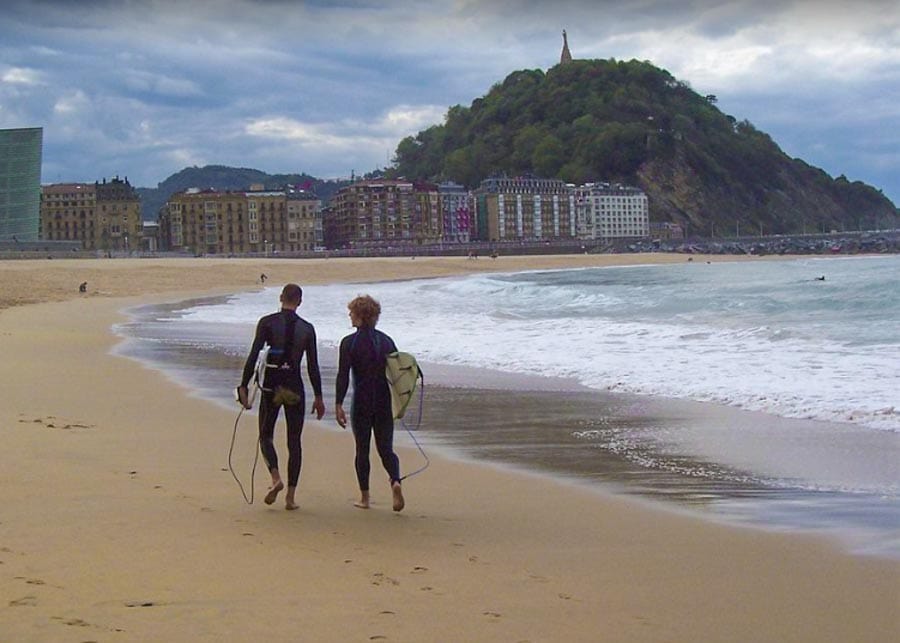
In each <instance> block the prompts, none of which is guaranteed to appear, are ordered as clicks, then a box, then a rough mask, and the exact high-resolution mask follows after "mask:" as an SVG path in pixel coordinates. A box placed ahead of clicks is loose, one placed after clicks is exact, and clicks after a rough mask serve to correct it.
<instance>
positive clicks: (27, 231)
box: [0, 127, 44, 241]
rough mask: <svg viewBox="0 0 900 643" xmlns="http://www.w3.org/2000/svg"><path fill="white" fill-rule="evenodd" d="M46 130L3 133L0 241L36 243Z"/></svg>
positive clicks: (0, 131) (0, 132) (0, 145)
mask: <svg viewBox="0 0 900 643" xmlns="http://www.w3.org/2000/svg"><path fill="white" fill-rule="evenodd" d="M43 141H44V129H43V128H42V127H32V128H27V129H0V241H37V240H38V238H39V230H40V218H41V153H42V149H43Z"/></svg>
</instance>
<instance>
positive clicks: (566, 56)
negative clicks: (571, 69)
mask: <svg viewBox="0 0 900 643" xmlns="http://www.w3.org/2000/svg"><path fill="white" fill-rule="evenodd" d="M570 62H572V52H570V51H569V39H568V38H567V37H566V30H565V29H563V48H562V54H561V55H560V57H559V64H560V65H563V64H565V63H570Z"/></svg>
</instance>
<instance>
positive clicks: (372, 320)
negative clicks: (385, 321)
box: [347, 295, 381, 328]
mask: <svg viewBox="0 0 900 643" xmlns="http://www.w3.org/2000/svg"><path fill="white" fill-rule="evenodd" d="M347 308H348V309H350V312H351V313H352V314H353V316H354V317H356V318H357V319H358V320H359V323H361V324H362V325H363V326H369V327H372V328H374V327H375V324H377V323H378V318H379V317H380V316H381V304H379V303H378V302H377V301H375V300H374V299H373V298H372V297H370V296H369V295H359V296H358V297H356V298H354V299H353V300H352V301H351V302H350V303H349V304H347Z"/></svg>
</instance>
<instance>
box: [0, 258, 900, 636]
mask: <svg viewBox="0 0 900 643" xmlns="http://www.w3.org/2000/svg"><path fill="white" fill-rule="evenodd" d="M592 258H593V259H595V260H596V257H592ZM504 259H506V258H501V260H498V261H497V262H496V265H497V268H496V269H498V270H499V269H502V270H504V271H506V270H516V269H521V268H516V267H510V264H511V263H512V262H506V261H504ZM525 259H526V260H527V261H528V262H529V263H532V265H533V258H525ZM570 259H571V258H568V257H565V258H561V259H560V260H558V263H556V265H557V266H558V267H565V266H566V265H567V264H566V262H567V260H570ZM576 259H577V258H576ZM623 259H624V258H623ZM677 260H680V261H683V260H684V257H683V256H678V257H677ZM126 261H130V260H126ZM135 261H137V260H135ZM179 261H180V260H179ZM185 261H186V263H185V264H184V265H181V266H179V267H177V268H176V267H174V266H163V267H162V268H161V273H160V274H152V273H154V272H155V271H156V269H157V266H154V265H149V266H148V265H142V264H140V263H138V264H137V265H136V266H127V265H122V266H112V267H107V266H104V267H103V268H102V269H97V270H98V272H97V273H96V275H94V276H92V277H91V279H90V280H89V283H91V281H92V280H93V281H95V282H97V283H98V286H97V287H98V289H102V288H104V286H105V285H106V284H107V283H108V284H109V285H108V286H105V287H108V288H109V290H108V291H104V292H109V294H108V295H106V294H97V295H89V296H87V297H84V298H77V293H76V298H75V299H74V300H72V301H61V302H59V303H44V304H36V305H28V306H15V307H9V308H7V309H5V310H0V350H2V351H3V354H4V355H5V356H6V359H5V360H4V361H3V362H2V365H0V370H2V372H3V381H4V382H6V383H7V385H6V388H7V391H6V396H7V399H8V400H9V401H10V403H9V404H7V405H5V406H4V408H3V410H2V411H0V420H2V423H3V424H2V425H3V426H4V433H5V437H6V440H5V442H6V448H5V449H4V451H3V456H2V459H3V468H2V471H3V473H2V474H0V475H2V479H3V482H4V484H3V485H0V502H2V504H3V507H4V512H3V515H2V517H0V528H2V531H0V534H2V540H0V551H2V553H0V561H2V565H0V574H2V579H3V580H2V582H0V587H2V593H3V599H4V601H5V603H3V605H5V606H7V607H6V609H5V610H4V611H3V615H2V616H0V631H3V632H4V633H6V634H7V635H8V636H10V637H11V638H14V639H15V640H58V639H59V638H61V637H63V636H64V635H66V634H68V635H70V636H71V635H72V634H76V633H77V635H78V636H81V637H82V638H92V639H95V640H116V639H117V640H128V639H162V638H165V639H167V640H188V639H192V640H196V639H198V638H199V639H202V640H212V639H217V640H220V639H221V638H223V637H230V638H246V637H249V636H252V635H259V634H262V633H271V632H273V631H274V632H282V631H288V632H290V631H299V630H297V628H298V627H299V628H301V629H302V631H303V632H304V636H308V637H309V638H311V639H317V640H335V639H341V640H372V639H373V638H380V637H383V638H385V639H387V640H448V639H457V640H462V639H467V640H487V641H490V640H498V641H499V640H504V641H505V640H532V641H538V640H573V641H578V640H584V641H588V640H596V639H597V638H598V636H600V637H602V638H608V639H612V640H673V639H674V640H704V639H705V640H723V639H726V638H727V639H729V640H760V641H761V640H782V641H790V640H797V641H806V640H820V641H843V640H856V641H878V640H888V639H890V638H892V636H893V635H896V632H897V627H898V622H897V617H896V604H897V598H898V596H900V564H898V563H897V562H896V561H889V560H888V561H886V560H881V559H873V558H866V557H861V556H851V555H848V554H846V553H844V552H842V551H841V550H840V549H839V548H838V547H836V546H835V545H834V543H831V542H828V541H826V540H824V539H819V538H812V537H809V536H807V535H797V534H782V533H777V534H773V533H765V532H759V531H756V530H746V529H736V528H731V527H726V526H722V525H718V524H714V523H711V522H707V521H703V520H699V519H696V518H690V517H687V516H680V515H674V514H670V513H668V512H663V511H658V510H654V509H653V508H649V507H647V506H645V505H643V504H642V503H636V502H634V501H633V500H630V499H628V498H621V497H616V496H603V495H600V494H596V493H590V492H587V491H586V490H584V489H580V488H578V487H577V486H573V485H566V484H560V483H556V482H553V481H552V480H549V479H544V478H539V477H534V476H524V475H522V474H520V473H518V472H515V471H509V470H498V469H496V468H492V467H484V466H481V465H476V464H470V463H464V462H458V461H451V460H447V459H445V458H440V457H437V458H433V463H432V468H431V471H430V472H429V474H428V475H427V476H421V477H420V478H419V479H418V480H416V481H415V483H414V484H410V485H409V488H408V490H407V494H406V495H407V500H408V507H407V510H406V511H404V512H403V513H401V514H393V513H392V512H390V511H389V508H388V507H386V506H385V503H386V502H387V501H388V496H387V493H386V489H380V488H378V487H377V486H374V487H373V493H374V497H375V501H376V505H375V507H374V508H373V510H371V511H369V512H360V511H358V510H355V509H354V508H353V507H352V506H351V502H350V501H351V499H352V498H353V495H354V492H355V489H354V486H355V482H354V480H353V476H352V467H351V458H352V445H351V442H350V441H349V439H348V436H347V435H346V434H344V433H341V432H337V431H335V430H334V429H333V428H328V427H324V426H322V425H321V424H320V423H318V422H315V421H308V424H307V428H306V430H305V431H304V450H305V451H306V452H307V458H306V459H305V462H304V469H303V477H302V478H301V486H300V491H299V493H298V496H299V499H300V503H301V509H300V510H299V511H297V512H284V511H283V510H278V509H280V507H279V506H278V505H274V506H273V507H269V508H267V507H265V506H263V505H254V506H251V507H247V506H245V505H243V503H242V501H241V499H240V496H239V494H238V491H237V490H236V489H235V485H234V481H233V480H232V479H231V477H230V474H229V473H228V471H227V469H226V468H225V467H224V462H225V455H226V454H225V446H226V443H227V440H228V437H229V436H230V432H231V425H232V423H233V421H234V414H233V413H232V412H231V411H227V410H225V409H224V408H221V407H220V406H217V405H215V404H210V403H208V402H205V401H203V400H198V399H197V398H194V397H191V396H190V395H189V394H188V393H187V392H186V391H185V390H184V389H183V388H182V387H180V386H178V385H176V384H175V383H174V382H172V381H170V380H168V379H166V377H165V376H163V375H162V374H161V373H159V372H157V371H155V370H151V369H146V368H140V367H136V366H135V363H134V361H133V360H130V359H123V358H122V357H120V356H118V355H115V354H111V351H112V349H113V347H114V346H115V345H116V344H117V342H118V341H119V339H118V338H116V337H115V336H114V335H113V334H112V332H111V330H110V329H111V327H112V326H113V324H115V323H118V322H121V321H122V319H123V316H122V313H121V310H122V309H123V308H126V307H129V306H133V305H138V304H141V303H148V301H149V300H152V301H156V302H162V301H167V300H168V301H171V300H175V299H184V298H186V296H189V295H190V294H195V295H196V294H202V295H209V294H213V293H212V291H213V290H217V291H218V292H221V293H223V294H224V293H226V292H233V291H235V290H238V289H247V288H254V287H257V285H254V284H253V283H251V282H252V277H253V276H256V275H258V272H257V270H258V269H259V270H262V271H266V272H267V274H268V275H269V277H270V278H271V279H272V281H273V283H279V282H281V281H288V280H296V281H299V282H300V283H311V282H312V281H313V280H314V279H316V278H317V277H318V278H321V279H323V280H327V279H329V278H331V277H334V276H335V274H336V273H341V275H340V277H339V278H340V279H341V280H363V279H364V278H366V277H368V278H369V279H378V280H381V279H385V278H394V277H396V278H404V275H407V276H409V275H410V272H411V269H412V268H413V267H415V268H417V269H418V268H420V267H421V266H423V265H425V264H426V262H427V260H421V261H420V260H418V259H417V260H416V261H415V265H414V266H411V265H410V264H411V263H413V262H410V260H408V259H406V260H402V259H401V260H392V261H391V260H387V261H383V262H378V263H376V264H371V263H369V264H366V265H354V264H347V265H344V266H341V265H338V267H337V268H334V267H333V266H334V264H335V263H336V262H337V261H338V260H323V263H327V262H328V261H330V262H331V263H330V264H328V265H327V266H319V267H313V266H307V265H304V262H296V263H294V262H291V264H282V263H281V262H273V264H274V268H269V269H268V270H266V268H267V267H268V266H269V264H255V263H240V264H239V265H237V266H225V267H224V269H223V268H222V267H221V266H219V267H211V266H210V265H206V264H205V262H207V261H209V260H203V259H198V260H194V261H191V260H185ZM341 261H343V260H341ZM632 261H634V259H633V258H632ZM457 262H458V263H461V264H462V266H458V265H455V264H453V263H451V262H446V264H445V262H437V264H439V265H432V266H431V267H429V268H426V270H434V271H435V272H438V271H439V270H466V269H468V268H467V264H466V260H457ZM479 262H484V263H488V260H484V259H482V260H479ZM49 263H53V264H54V265H53V266H50V268H52V269H51V270H50V271H49V272H47V271H44V269H45V268H47V266H46V265H44V266H35V267H34V271H35V272H36V273H41V272H42V271H44V272H43V273H42V276H41V275H37V274H31V275H28V278H27V279H22V280H21V282H22V283H31V284H35V283H38V282H39V281H41V280H42V279H43V280H45V283H47V284H48V290H46V291H41V290H40V289H33V294H32V295H30V296H38V295H39V294H40V293H41V292H51V293H53V292H57V291H58V292H60V295H59V296H60V298H61V299H63V300H65V299H67V298H71V296H68V297H67V293H68V292H69V290H70V289H69V288H67V287H66V288H64V287H62V286H61V285H60V283H62V277H67V279H68V280H71V281H75V287H74V288H72V289H71V290H73V291H75V290H77V283H78V282H77V281H76V280H78V279H79V276H78V273H77V271H76V270H75V268H77V269H79V270H85V269H86V268H82V267H81V266H76V265H75V264H71V265H69V266H68V268H69V269H70V270H68V271H65V270H64V271H63V272H62V273H60V272H58V270H59V269H57V268H56V265H55V264H56V263H59V264H62V263H63V262H49ZM65 263H66V264H69V262H68V261H67V262H65ZM110 263H112V264H117V263H119V262H118V261H113V262H110ZM471 263H475V262H471ZM594 265H602V264H594ZM540 267H546V266H540ZM88 268H90V266H88ZM149 268H152V270H148V269H149ZM282 268H284V271H283V272H279V271H280V270H281V269H282ZM288 268H293V269H294V275H293V276H292V277H291V276H289V273H290V272H291V271H290V270H289V269H288ZM129 269H130V270H129ZM187 269H190V273H189V276H190V281H189V283H185V282H186V281H187V280H186V279H185V278H184V277H185V270H187ZM301 269H302V270H301ZM471 269H474V267H472V268H471ZM471 269H470V270H471ZM525 269H529V268H525ZM5 271H6V267H5V266H0V275H2V276H3V278H4V284H6V283H9V282H8V281H6V278H7V275H5V274H3V273H4V272H5ZM168 271H171V272H174V273H176V274H174V275H169V274H168ZM317 271H320V272H317ZM17 272H18V274H20V275H25V274H26V273H28V272H29V271H27V270H18V271H17ZM66 272H69V274H68V275H66V274H65V273H66ZM248 272H249V273H251V276H250V277H248V275H247V273H248ZM101 273H102V274H101ZM163 273H165V274H163ZM7 274H8V272H7ZM179 275H180V278H178V277H179ZM432 276H434V275H432ZM157 277H158V280H156V278H157ZM80 280H84V278H80ZM107 280H108V281H107ZM245 281H246V282H247V283H244V282H245ZM194 286H196V288H194ZM141 293H144V294H141ZM9 294H10V293H9V292H8V291H7V290H6V288H5V287H4V295H5V296H7V297H6V299H7V300H9V299H10V297H9ZM148 294H152V296H148ZM126 295H130V296H126ZM52 297H53V295H52V294H51V295H50V296H49V298H52ZM7 305H8V304H7ZM326 419H327V418H326ZM401 457H403V458H406V459H409V460H410V461H412V460H414V458H415V452H414V451H413V450H411V449H409V448H408V447H405V448H403V449H401ZM373 482H375V479H373ZM269 569H271V570H273V573H267V572H266V570H269ZM273 587H274V588H275V589H274V591H273ZM698 608H699V609H698ZM71 628H76V629H74V630H73V629H71Z"/></svg>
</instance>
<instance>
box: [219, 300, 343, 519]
mask: <svg viewBox="0 0 900 643" xmlns="http://www.w3.org/2000/svg"><path fill="white" fill-rule="evenodd" d="M302 299H303V291H302V290H301V289H300V286H298V285H297V284H287V285H286V286H285V287H284V288H283V289H282V291H281V310H280V311H279V312H277V313H272V314H271V315H266V316H265V317H262V318H261V319H260V320H259V323H258V324H257V325H256V336H255V337H254V338H253V345H252V346H251V347H250V354H249V355H247V361H246V362H245V363H244V372H243V375H242V377H241V384H240V386H238V388H237V392H238V400H239V401H240V403H241V404H243V405H244V408H248V409H249V408H250V406H251V405H250V402H249V394H248V390H247V386H248V385H249V383H250V378H252V377H253V372H254V370H256V360H257V357H258V355H259V351H260V350H262V347H263V346H264V345H266V344H267V345H268V346H269V354H268V358H267V359H266V369H265V378H264V384H263V389H262V401H261V402H260V404H259V447H260V450H261V451H262V454H263V458H264V459H265V461H266V464H267V465H268V467H269V473H270V474H271V475H272V486H271V487H269V491H268V493H267V494H266V497H265V503H266V504H267V505H271V504H272V503H273V502H275V499H276V498H277V497H278V493H279V492H280V491H281V490H282V489H284V482H282V480H281V474H280V473H279V471H278V455H277V453H276V452H275V444H274V442H273V437H274V435H275V422H276V421H277V420H278V412H279V411H280V410H281V407H284V418H285V420H286V422H287V444H288V486H287V495H286V497H285V509H289V510H290V509H296V508H297V503H296V502H295V499H294V494H295V493H296V491H297V483H298V482H299V481H300V465H301V463H302V458H303V450H302V448H301V446H300V435H301V433H302V432H303V409H304V408H305V406H306V398H305V392H304V389H303V380H302V379H301V378H300V362H301V360H302V359H303V354H304V353H306V372H307V375H308V376H309V383H310V384H311V385H312V388H313V394H314V395H315V401H314V402H313V405H312V410H313V412H314V413H315V414H316V419H319V420H321V419H322V416H323V415H325V403H324V402H323V401H322V377H321V375H320V374H319V358H318V352H317V350H316V331H315V329H314V328H313V325H312V324H310V323H309V322H308V321H306V320H305V319H302V318H300V317H299V316H298V315H297V308H298V307H299V306H300V302H301V300H302Z"/></svg>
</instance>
